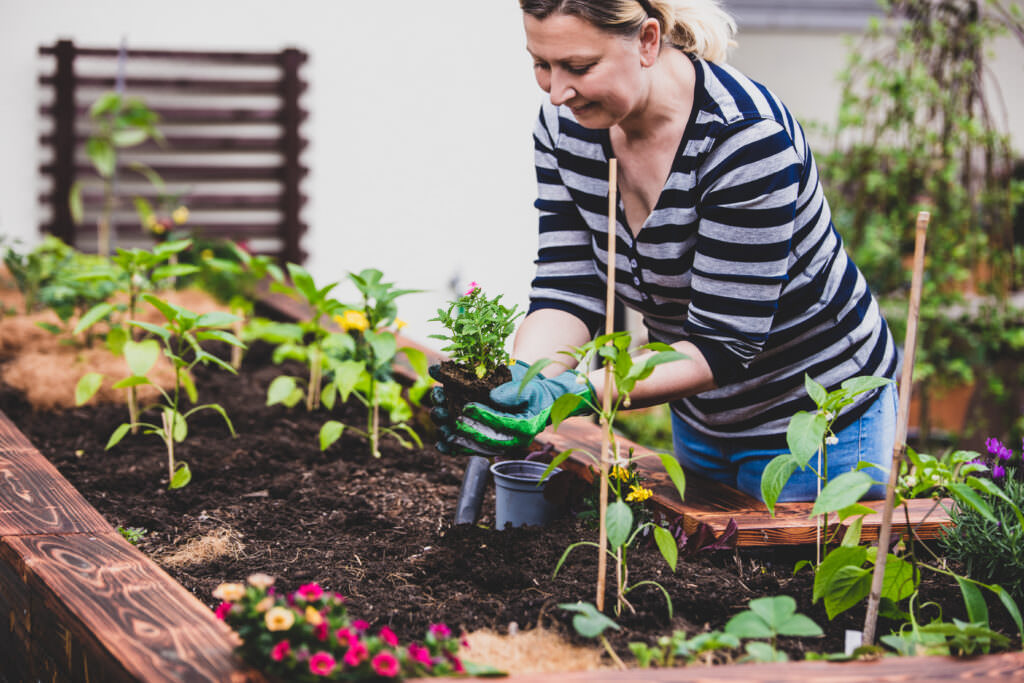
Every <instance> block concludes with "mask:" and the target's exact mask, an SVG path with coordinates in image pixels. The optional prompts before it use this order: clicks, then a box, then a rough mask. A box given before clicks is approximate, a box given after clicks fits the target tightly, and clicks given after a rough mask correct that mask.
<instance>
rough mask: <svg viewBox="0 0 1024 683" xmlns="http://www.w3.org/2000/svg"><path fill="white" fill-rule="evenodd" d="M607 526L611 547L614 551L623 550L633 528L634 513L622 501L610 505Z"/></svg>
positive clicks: (606, 520) (606, 517) (606, 514)
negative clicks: (616, 549)
mask: <svg viewBox="0 0 1024 683" xmlns="http://www.w3.org/2000/svg"><path fill="white" fill-rule="evenodd" d="M605 524H606V530H607V534H608V545H609V547H611V548H612V549H613V550H614V549H615V548H621V547H622V546H623V544H625V542H626V540H627V539H628V538H629V532H630V531H631V530H632V528H633V511H632V510H631V509H630V507H629V505H628V504H626V503H625V502H623V501H622V500H616V501H615V502H613V503H609V504H608V510H607V512H606V513H605Z"/></svg>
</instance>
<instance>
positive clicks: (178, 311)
mask: <svg viewBox="0 0 1024 683" xmlns="http://www.w3.org/2000/svg"><path fill="white" fill-rule="evenodd" d="M142 298H143V299H144V300H145V301H147V302H149V303H150V304H152V306H153V307H154V308H156V309H157V310H158V311H159V312H160V313H161V314H162V315H163V316H164V318H165V320H166V322H165V323H164V324H163V325H154V324H152V323H147V322H141V321H138V320H132V321H129V324H130V325H132V326H134V327H138V328H140V329H142V330H145V331H146V332H149V333H150V334H152V335H154V337H155V339H152V338H151V339H146V340H143V341H141V342H138V343H137V344H136V343H134V342H126V345H125V347H126V355H128V357H129V365H130V366H131V367H133V372H132V374H131V375H130V376H128V377H126V378H124V379H122V380H121V381H119V382H117V383H116V384H115V385H114V388H115V389H120V388H124V387H131V386H140V385H143V384H151V385H153V386H156V387H157V389H158V390H159V391H160V394H161V396H162V397H163V403H162V404H159V405H157V406H156V409H157V411H158V412H159V414H160V423H159V424H156V423H152V422H126V423H124V424H122V425H120V426H119V427H118V428H117V429H116V430H114V433H113V434H112V435H111V436H110V439H109V441H107V446H106V447H107V449H110V448H113V447H114V446H116V445H117V444H118V443H119V442H120V441H121V440H122V439H123V438H124V437H125V435H126V434H128V431H129V430H130V429H131V428H132V427H133V426H135V425H136V424H137V425H138V426H139V427H141V428H142V431H143V433H145V434H156V435H157V436H159V437H160V438H161V439H162V440H163V442H164V446H165V447H166V449H167V472H168V479H169V483H168V488H170V489H177V488H181V487H182V486H185V485H186V484H188V482H189V481H190V480H191V479H192V472H191V470H190V469H189V466H188V463H186V462H184V461H182V460H177V459H176V458H175V455H174V445H175V444H177V443H182V442H183V441H184V440H185V438H186V437H187V436H188V418H189V417H190V416H192V415H194V414H195V413H197V412H199V411H201V410H213V411H216V412H217V413H219V414H220V415H221V417H223V418H224V422H225V423H226V424H227V426H228V430H229V431H230V432H231V435H232V436H234V435H235V428H234V426H233V425H232V424H231V420H230V418H229V417H228V415H227V413H226V412H225V411H224V408H223V407H221V406H220V405H219V404H216V403H207V404H203V405H196V406H194V407H192V408H190V409H189V410H187V411H186V410H184V407H183V404H184V398H185V396H187V397H188V400H189V402H190V403H193V404H195V403H196V402H197V401H198V391H197V389H196V385H195V382H194V380H193V379H192V375H191V371H192V369H193V368H194V367H195V366H196V365H197V364H198V363H203V364H204V365H208V364H212V365H215V366H217V367H220V368H223V369H224V370H227V371H228V372H231V373H234V372H235V370H234V368H232V367H231V365H230V364H228V363H226V362H225V361H223V360H221V359H220V358H218V357H217V356H215V355H213V354H212V353H209V352H207V351H205V350H204V349H203V347H202V346H201V345H200V342H203V341H208V340H212V341H218V342H223V343H226V344H230V345H237V344H241V343H242V342H241V341H239V340H238V338H237V337H235V335H233V334H231V333H230V332H227V331H225V330H223V329H222V328H224V327H225V326H228V325H230V324H231V323H233V322H234V321H235V319H236V317H235V316H233V315H231V314H230V313H223V312H219V311H214V312H211V313H203V314H197V313H194V312H192V311H189V310H187V309H185V308H182V307H180V306H176V305H174V304H172V303H169V302H167V301H164V300H162V299H159V298H158V297H156V296H153V295H152V294H143V295H142ZM161 345H162V347H163V354H164V355H165V356H166V357H167V358H168V359H169V360H170V361H171V363H172V365H173V367H174V389H173V390H172V391H166V390H165V389H163V387H161V386H160V385H159V384H156V383H155V382H153V381H152V380H150V379H149V377H148V376H147V374H148V369H147V370H146V371H142V370H143V368H145V367H146V366H147V365H148V367H152V365H153V363H155V362H156V358H157V357H158V356H159V354H160V351H161V348H160V347H161ZM133 359H134V360H133ZM97 388H98V387H97ZM183 392H184V394H185V396H183V395H182V393H183ZM80 398H83V399H85V400H87V399H88V396H82V397H80Z"/></svg>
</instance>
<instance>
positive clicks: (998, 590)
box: [986, 585, 1024, 639]
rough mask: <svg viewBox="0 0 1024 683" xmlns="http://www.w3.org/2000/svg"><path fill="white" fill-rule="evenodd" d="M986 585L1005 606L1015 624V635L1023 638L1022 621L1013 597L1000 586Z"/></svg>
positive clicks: (1023, 625) (1023, 627) (1023, 628)
mask: <svg viewBox="0 0 1024 683" xmlns="http://www.w3.org/2000/svg"><path fill="white" fill-rule="evenodd" d="M986 587H987V588H988V589H989V590H990V591H992V592H993V593H995V594H996V596H997V597H998V598H999V602H1001V603H1003V607H1005V608H1006V611H1007V612H1009V613H1010V617H1012V618H1013V623H1015V624H1016V625H1017V635H1018V636H1020V637H1021V638H1022V639H1024V622H1022V621H1021V616H1020V610H1019V609H1018V608H1017V603H1016V602H1014V600H1013V597H1012V596H1011V595H1010V594H1009V593H1008V592H1007V591H1006V589H1004V588H1003V587H1002V586H998V585H991V586H986Z"/></svg>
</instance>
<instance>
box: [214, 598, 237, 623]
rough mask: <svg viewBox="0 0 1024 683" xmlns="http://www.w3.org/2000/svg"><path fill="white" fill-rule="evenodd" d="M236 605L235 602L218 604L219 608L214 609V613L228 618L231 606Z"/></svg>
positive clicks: (222, 617) (219, 617)
mask: <svg viewBox="0 0 1024 683" xmlns="http://www.w3.org/2000/svg"><path fill="white" fill-rule="evenodd" d="M234 606H235V604H234V603H233V602H226V601H225V602H222V603H220V604H219V605H217V609H216V610H215V611H214V614H215V615H216V617H217V618H218V619H220V620H221V621H224V620H225V619H227V618H228V612H230V611H231V608H232V607H234Z"/></svg>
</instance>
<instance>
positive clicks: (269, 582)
mask: <svg viewBox="0 0 1024 683" xmlns="http://www.w3.org/2000/svg"><path fill="white" fill-rule="evenodd" d="M246 581H248V582H249V585H250V586H253V587H254V588H270V587H271V586H273V585H274V577H273V576H269V575H267V574H262V573H256V574H250V575H249V578H248V579H246Z"/></svg>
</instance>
